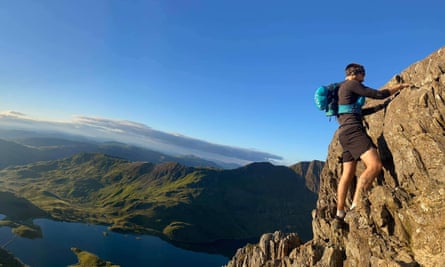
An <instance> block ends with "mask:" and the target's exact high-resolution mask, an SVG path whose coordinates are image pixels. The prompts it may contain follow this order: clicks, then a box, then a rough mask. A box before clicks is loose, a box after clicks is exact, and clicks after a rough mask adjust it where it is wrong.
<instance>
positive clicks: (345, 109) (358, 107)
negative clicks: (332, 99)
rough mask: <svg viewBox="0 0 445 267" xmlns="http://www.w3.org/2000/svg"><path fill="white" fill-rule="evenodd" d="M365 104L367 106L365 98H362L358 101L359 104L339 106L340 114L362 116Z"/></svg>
mask: <svg viewBox="0 0 445 267" xmlns="http://www.w3.org/2000/svg"><path fill="white" fill-rule="evenodd" d="M363 104H365V97H364V96H360V97H359V98H358V99H357V102H355V103H353V104H344V105H338V114H345V113H356V114H361V113H362V106H363Z"/></svg>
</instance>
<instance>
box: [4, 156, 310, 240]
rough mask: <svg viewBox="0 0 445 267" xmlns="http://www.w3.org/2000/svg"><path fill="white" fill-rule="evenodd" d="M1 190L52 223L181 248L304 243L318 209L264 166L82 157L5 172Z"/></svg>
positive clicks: (277, 169) (303, 191)
mask: <svg viewBox="0 0 445 267" xmlns="http://www.w3.org/2000/svg"><path fill="white" fill-rule="evenodd" d="M0 186H1V188H2V190H8V191H12V192H15V194H17V195H18V196H20V197H23V198H26V199H28V200H29V201H31V202H32V203H33V204H34V205H35V206H37V207H39V208H40V209H42V210H44V211H45V212H47V213H48V214H50V216H51V217H53V218H55V219H59V220H70V221H82V222H88V223H101V224H108V225H110V228H111V229H112V230H115V231H129V232H136V233H150V234H156V235H158V236H161V237H163V238H165V239H168V240H171V241H175V242H187V243H206V242H212V241H216V240H223V239H248V238H255V237H258V236H259V235H261V234H262V233H264V232H270V231H275V230H284V231H296V232H298V233H300V235H301V237H302V238H303V239H309V238H311V223H310V222H311V215H310V212H311V210H312V209H313V208H314V207H315V201H316V195H315V194H314V193H312V192H311V191H309V190H308V189H307V188H306V187H305V181H304V179H301V177H299V176H298V175H297V174H296V173H295V172H294V171H292V170H291V169H290V168H287V167H283V166H274V165H272V164H269V163H254V164H251V165H248V166H245V167H242V168H238V169H234V170H220V169H211V168H192V167H185V166H183V165H180V164H178V163H162V164H152V163H146V162H131V161H127V160H124V159H120V158H114V157H110V156H106V155H103V154H88V153H82V154H77V155H75V156H73V157H69V158H65V159H62V160H55V161H46V162H38V163H34V164H29V165H24V166H16V167H10V168H7V169H3V170H1V171H0Z"/></svg>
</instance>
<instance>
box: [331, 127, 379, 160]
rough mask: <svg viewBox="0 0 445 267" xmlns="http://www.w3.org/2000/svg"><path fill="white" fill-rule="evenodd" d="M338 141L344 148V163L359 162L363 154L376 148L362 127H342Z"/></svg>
mask: <svg viewBox="0 0 445 267" xmlns="http://www.w3.org/2000/svg"><path fill="white" fill-rule="evenodd" d="M338 139H339V141H340V144H341V146H342V147H343V154H342V160H343V162H349V161H357V160H359V159H360V156H361V155H363V153H365V152H366V151H368V150H369V149H370V148H371V147H375V145H374V143H373V142H372V140H371V138H370V137H369V136H368V134H367V133H366V130H365V128H364V127H363V126H362V125H347V126H342V127H340V130H339V133H338Z"/></svg>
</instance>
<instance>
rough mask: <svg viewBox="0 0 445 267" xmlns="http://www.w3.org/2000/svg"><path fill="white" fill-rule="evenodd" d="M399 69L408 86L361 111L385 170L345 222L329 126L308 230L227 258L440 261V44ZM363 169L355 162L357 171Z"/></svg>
mask: <svg viewBox="0 0 445 267" xmlns="http://www.w3.org/2000/svg"><path fill="white" fill-rule="evenodd" d="M400 77H401V78H402V80H404V81H405V82H408V83H411V84H412V87H411V89H405V90H403V91H402V92H401V93H400V94H399V95H398V96H396V97H395V98H394V99H393V101H392V102H391V103H390V104H389V105H388V106H387V107H386V108H385V109H384V110H381V111H379V112H377V113H375V114H372V115H370V116H368V117H367V118H366V121H365V124H366V126H367V128H368V132H369V134H370V136H371V138H372V139H373V141H374V142H375V144H376V145H377V146H378V149H379V153H380V156H381V158H382V162H383V165H384V170H383V172H382V173H381V175H380V176H379V177H377V179H376V181H375V182H374V184H373V187H372V189H371V190H370V191H369V192H368V193H367V195H366V197H364V198H363V200H362V203H361V205H362V208H361V209H359V210H357V211H356V212H350V213H349V214H348V215H347V220H346V221H347V223H348V227H347V228H345V229H344V230H335V229H334V228H333V226H332V221H333V218H334V216H335V209H336V208H335V206H336V189H337V184H338V180H339V177H340V175H341V171H342V170H341V164H340V163H339V162H338V158H339V157H340V155H341V151H342V149H341V146H340V144H339V142H338V137H337V133H335V134H334V137H333V140H332V142H331V144H330V146H329V152H328V157H327V161H326V164H325V167H324V168H323V171H322V173H321V180H320V190H319V198H318V201H317V207H316V209H315V210H314V211H313V213H312V217H313V221H312V227H313V233H314V238H313V239H312V240H311V241H309V242H307V243H305V244H298V242H287V243H286V240H287V239H289V238H291V237H292V236H294V235H295V234H284V233H275V234H274V235H273V237H274V238H269V239H268V240H270V241H268V242H266V244H267V246H265V245H264V244H262V243H261V241H260V244H257V245H250V246H247V247H245V248H243V249H240V250H238V252H237V254H236V255H235V256H234V258H233V259H232V260H231V261H230V262H229V264H228V266H360V267H361V266H426V267H428V266H445V168H444V165H445V94H444V92H445V47H444V48H441V49H439V50H438V51H436V52H434V53H433V54H431V55H430V56H428V57H427V58H425V59H424V60H422V61H419V62H417V63H415V64H413V65H411V66H409V67H408V68H407V69H405V70H404V71H403V72H402V73H400ZM396 82H397V79H396V78H395V77H394V79H391V80H390V81H389V82H388V84H392V83H396ZM384 87H385V86H384ZM381 102H382V101H377V100H373V101H368V102H367V105H369V106H373V105H377V104H380V103H381ZM363 169H364V166H363V165H360V164H359V166H358V170H357V173H360V172H361V171H363ZM350 202H351V196H349V197H348V204H350ZM267 236H270V234H268V235H266V236H263V238H267ZM262 240H263V239H262ZM283 243H285V244H288V246H285V245H281V244H283ZM271 247H273V248H274V250H273V252H272V250H271V249H270V248H271ZM284 247H285V248H284ZM263 254H264V255H263ZM253 263H255V264H253Z"/></svg>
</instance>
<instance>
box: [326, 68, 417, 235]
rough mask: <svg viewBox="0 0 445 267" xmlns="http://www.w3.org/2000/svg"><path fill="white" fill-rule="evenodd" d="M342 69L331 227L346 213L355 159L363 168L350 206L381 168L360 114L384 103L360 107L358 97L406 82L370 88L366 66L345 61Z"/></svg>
mask: <svg viewBox="0 0 445 267" xmlns="http://www.w3.org/2000/svg"><path fill="white" fill-rule="evenodd" d="M345 72H346V80H345V81H344V82H343V83H342V84H341V85H340V88H339V91H338V105H339V107H338V110H339V112H338V113H339V115H338V116H337V119H338V122H339V124H340V126H339V141H340V144H341V146H342V148H343V154H342V164H343V173H342V176H341V178H340V182H339V184H338V187H337V212H336V218H335V220H334V227H336V228H341V227H343V226H344V225H345V223H344V221H343V220H344V217H345V215H346V211H345V201H346V195H347V193H348V189H349V187H350V185H351V182H352V180H353V178H354V176H355V172H356V167H357V162H358V161H360V160H362V161H363V163H364V165H365V166H366V169H365V171H364V172H363V173H362V174H360V176H359V178H358V180H357V186H356V189H355V193H354V196H353V201H352V205H351V207H350V209H351V210H352V209H354V208H355V207H356V206H357V205H358V204H359V200H360V197H361V193H362V191H363V190H367V189H369V188H370V187H371V184H372V182H373V180H374V178H375V177H376V176H377V175H378V174H379V173H380V171H381V170H382V162H381V160H380V158H379V154H378V152H377V149H376V146H375V145H374V144H373V142H372V140H371V138H370V137H369V136H368V135H367V133H366V130H365V128H364V126H363V121H362V117H363V116H364V115H368V114H371V113H374V112H376V111H377V110H380V109H382V108H384V106H385V105H379V106H377V107H373V108H367V109H362V107H361V105H362V104H363V103H364V101H360V98H361V97H369V98H374V99H385V98H387V97H389V96H391V95H394V94H395V93H397V92H399V91H400V90H402V89H404V88H406V87H408V86H409V85H408V84H405V83H399V84H397V85H394V86H391V87H389V88H385V89H382V90H376V89H372V88H369V87H367V86H365V85H364V84H363V81H364V80H365V68H364V67H363V66H362V65H360V64H356V63H351V64H349V65H347V66H346V69H345ZM385 103H386V104H387V103H389V102H388V101H387V102H385Z"/></svg>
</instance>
